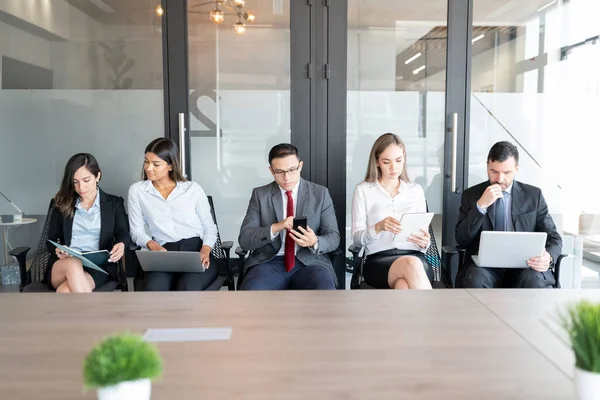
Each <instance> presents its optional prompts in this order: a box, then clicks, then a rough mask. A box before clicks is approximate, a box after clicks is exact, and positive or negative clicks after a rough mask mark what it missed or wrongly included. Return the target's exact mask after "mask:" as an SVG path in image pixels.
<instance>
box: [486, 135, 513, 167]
mask: <svg viewBox="0 0 600 400" xmlns="http://www.w3.org/2000/svg"><path fill="white" fill-rule="evenodd" d="M511 157H514V158H515V164H519V150H518V149H517V146H515V145H514V144H512V143H511V142H506V141H504V142H498V143H496V144H495V145H493V146H492V148H491V149H490V152H489V153H488V158H487V160H488V162H494V161H500V162H504V161H506V160H508V159H509V158H511Z"/></svg>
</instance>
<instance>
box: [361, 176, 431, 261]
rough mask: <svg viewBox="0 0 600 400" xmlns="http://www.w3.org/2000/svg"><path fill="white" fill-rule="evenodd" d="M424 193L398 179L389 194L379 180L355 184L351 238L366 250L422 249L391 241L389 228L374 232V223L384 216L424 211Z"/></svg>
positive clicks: (369, 252) (368, 252)
mask: <svg viewBox="0 0 600 400" xmlns="http://www.w3.org/2000/svg"><path fill="white" fill-rule="evenodd" d="M426 211H427V204H426V203H425V193H424V192H423V188H422V187H421V186H420V185H417V184H415V183H408V182H404V181H400V188H399V189H398V193H397V194H396V195H395V196H393V197H392V196H391V195H390V194H389V193H388V192H387V191H386V190H385V189H384V188H382V187H381V185H380V184H379V182H378V181H375V182H367V181H363V182H361V183H359V184H358V185H356V189H354V197H353V198H352V241H353V242H354V245H355V246H358V247H364V248H365V253H366V254H367V255H368V254H373V253H377V252H380V251H385V250H391V249H400V250H417V251H422V252H425V251H426V250H427V249H426V248H425V249H422V248H420V247H419V246H417V245H416V244H414V243H411V242H408V241H398V240H396V241H394V234H393V233H392V232H387V231H381V232H379V234H377V233H375V225H376V224H377V223H378V222H379V221H381V220H383V219H385V218H386V217H394V218H396V219H397V220H400V218H401V217H402V214H404V213H415V212H426Z"/></svg>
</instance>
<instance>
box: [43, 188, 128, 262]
mask: <svg viewBox="0 0 600 400" xmlns="http://www.w3.org/2000/svg"><path fill="white" fill-rule="evenodd" d="M98 193H99V195H100V243H99V246H98V248H99V249H100V250H108V251H111V250H112V248H113V246H114V245H115V244H116V243H123V244H124V245H125V250H127V248H128V247H129V244H130V243H131V238H130V236H129V220H128V218H127V213H126V212H125V206H124V201H123V198H122V197H118V196H113V195H112V194H108V193H104V192H103V191H102V190H101V189H98ZM50 207H51V208H52V214H51V217H50V227H49V229H48V239H50V240H52V241H54V242H57V241H59V243H61V244H65V245H67V246H70V245H71V236H72V234H73V217H65V216H64V215H62V213H61V212H60V211H59V210H58V208H56V207H54V200H52V201H51V202H50ZM46 245H47V248H48V251H49V252H50V261H49V264H48V265H49V266H50V265H52V264H53V263H54V262H55V261H56V260H57V259H58V257H56V252H55V247H54V245H53V244H51V243H49V242H48V243H47V244H46ZM48 270H50V268H48Z"/></svg>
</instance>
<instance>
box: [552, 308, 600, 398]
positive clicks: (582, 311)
mask: <svg viewBox="0 0 600 400" xmlns="http://www.w3.org/2000/svg"><path fill="white" fill-rule="evenodd" d="M561 322H562V326H563V328H564V329H565V331H566V332H567V335H568V336H569V340H570V344H571V348H572V349H573V353H574V354H575V376H574V378H575V392H576V393H577V398H578V399H579V400H592V399H593V400H597V399H600V304H597V303H592V302H590V301H587V300H583V301H581V302H578V303H575V304H573V305H571V306H569V308H568V309H567V310H566V312H564V313H562V315H561Z"/></svg>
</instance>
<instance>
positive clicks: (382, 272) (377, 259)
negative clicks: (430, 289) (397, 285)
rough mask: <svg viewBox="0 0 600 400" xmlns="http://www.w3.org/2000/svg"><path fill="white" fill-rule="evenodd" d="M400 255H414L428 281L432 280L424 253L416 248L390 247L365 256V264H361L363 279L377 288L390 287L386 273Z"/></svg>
mask: <svg viewBox="0 0 600 400" xmlns="http://www.w3.org/2000/svg"><path fill="white" fill-rule="evenodd" d="M402 256H415V257H417V258H418V259H419V260H421V262H422V263H423V269H425V273H426V274H427V277H428V278H429V281H430V282H433V279H434V278H433V268H431V266H430V265H429V263H428V262H427V259H426V258H425V254H423V253H422V252H420V251H416V250H398V249H391V250H385V251H380V252H378V253H374V254H369V255H368V256H366V257H367V258H366V261H365V264H364V265H363V278H364V279H365V281H366V282H367V283H368V284H369V285H371V286H373V287H374V288H377V289H390V285H389V283H388V274H389V272H390V267H391V266H392V264H393V263H394V261H396V260H397V259H398V258H399V257H402Z"/></svg>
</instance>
